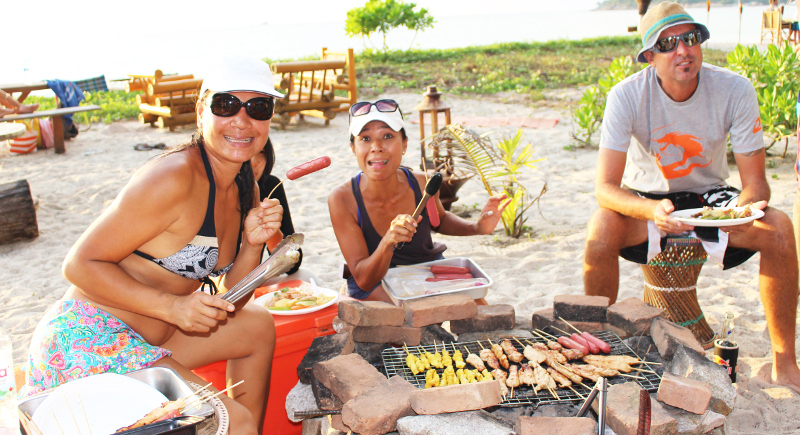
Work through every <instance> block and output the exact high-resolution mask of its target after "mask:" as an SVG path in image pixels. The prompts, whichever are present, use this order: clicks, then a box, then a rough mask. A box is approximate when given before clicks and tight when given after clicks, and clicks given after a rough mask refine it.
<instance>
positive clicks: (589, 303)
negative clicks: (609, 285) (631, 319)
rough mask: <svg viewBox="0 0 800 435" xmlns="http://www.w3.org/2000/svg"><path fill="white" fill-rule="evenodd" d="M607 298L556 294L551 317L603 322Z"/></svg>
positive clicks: (606, 308) (607, 302)
mask: <svg viewBox="0 0 800 435" xmlns="http://www.w3.org/2000/svg"><path fill="white" fill-rule="evenodd" d="M608 304H609V299H608V298H607V297H605V296H588V295H558V296H556V297H554V298H553V317H554V318H555V319H556V320H558V318H559V317H562V318H564V320H569V321H572V320H580V321H582V322H599V323H602V322H605V321H606V311H607V310H608Z"/></svg>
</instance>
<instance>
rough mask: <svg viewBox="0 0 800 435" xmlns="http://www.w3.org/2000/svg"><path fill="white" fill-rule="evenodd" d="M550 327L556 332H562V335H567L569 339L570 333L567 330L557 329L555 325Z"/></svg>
mask: <svg viewBox="0 0 800 435" xmlns="http://www.w3.org/2000/svg"><path fill="white" fill-rule="evenodd" d="M550 327H551V328H553V329H555V330H556V331H558V332H560V333H562V334H564V335H566V336H567V337H569V332H567V331H565V330H563V329H561V328H556V327H555V326H553V325H550Z"/></svg>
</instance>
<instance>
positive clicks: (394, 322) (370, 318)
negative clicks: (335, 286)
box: [339, 300, 406, 326]
mask: <svg viewBox="0 0 800 435" xmlns="http://www.w3.org/2000/svg"><path fill="white" fill-rule="evenodd" d="M405 316H406V313H405V311H403V309H402V308H400V307H398V306H395V305H393V304H390V303H387V302H381V301H355V300H354V301H341V302H339V318H340V319H342V320H344V321H345V322H347V323H350V324H352V325H355V326H402V325H403V322H404V321H405Z"/></svg>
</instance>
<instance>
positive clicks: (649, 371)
mask: <svg viewBox="0 0 800 435" xmlns="http://www.w3.org/2000/svg"><path fill="white" fill-rule="evenodd" d="M631 370H636V371H639V372H645V373H655V372H654V371H652V370H647V369H640V368H638V367H631Z"/></svg>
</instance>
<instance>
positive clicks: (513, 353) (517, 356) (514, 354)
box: [500, 338, 525, 363]
mask: <svg viewBox="0 0 800 435" xmlns="http://www.w3.org/2000/svg"><path fill="white" fill-rule="evenodd" d="M500 347H502V348H503V352H505V353H506V355H508V359H509V360H511V362H515V363H518V362H521V361H522V360H523V359H524V358H525V357H524V356H523V355H522V354H521V353H519V351H518V350H517V348H516V347H514V345H513V344H512V343H511V341H509V339H507V338H504V339H503V340H502V341H501V342H500Z"/></svg>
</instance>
